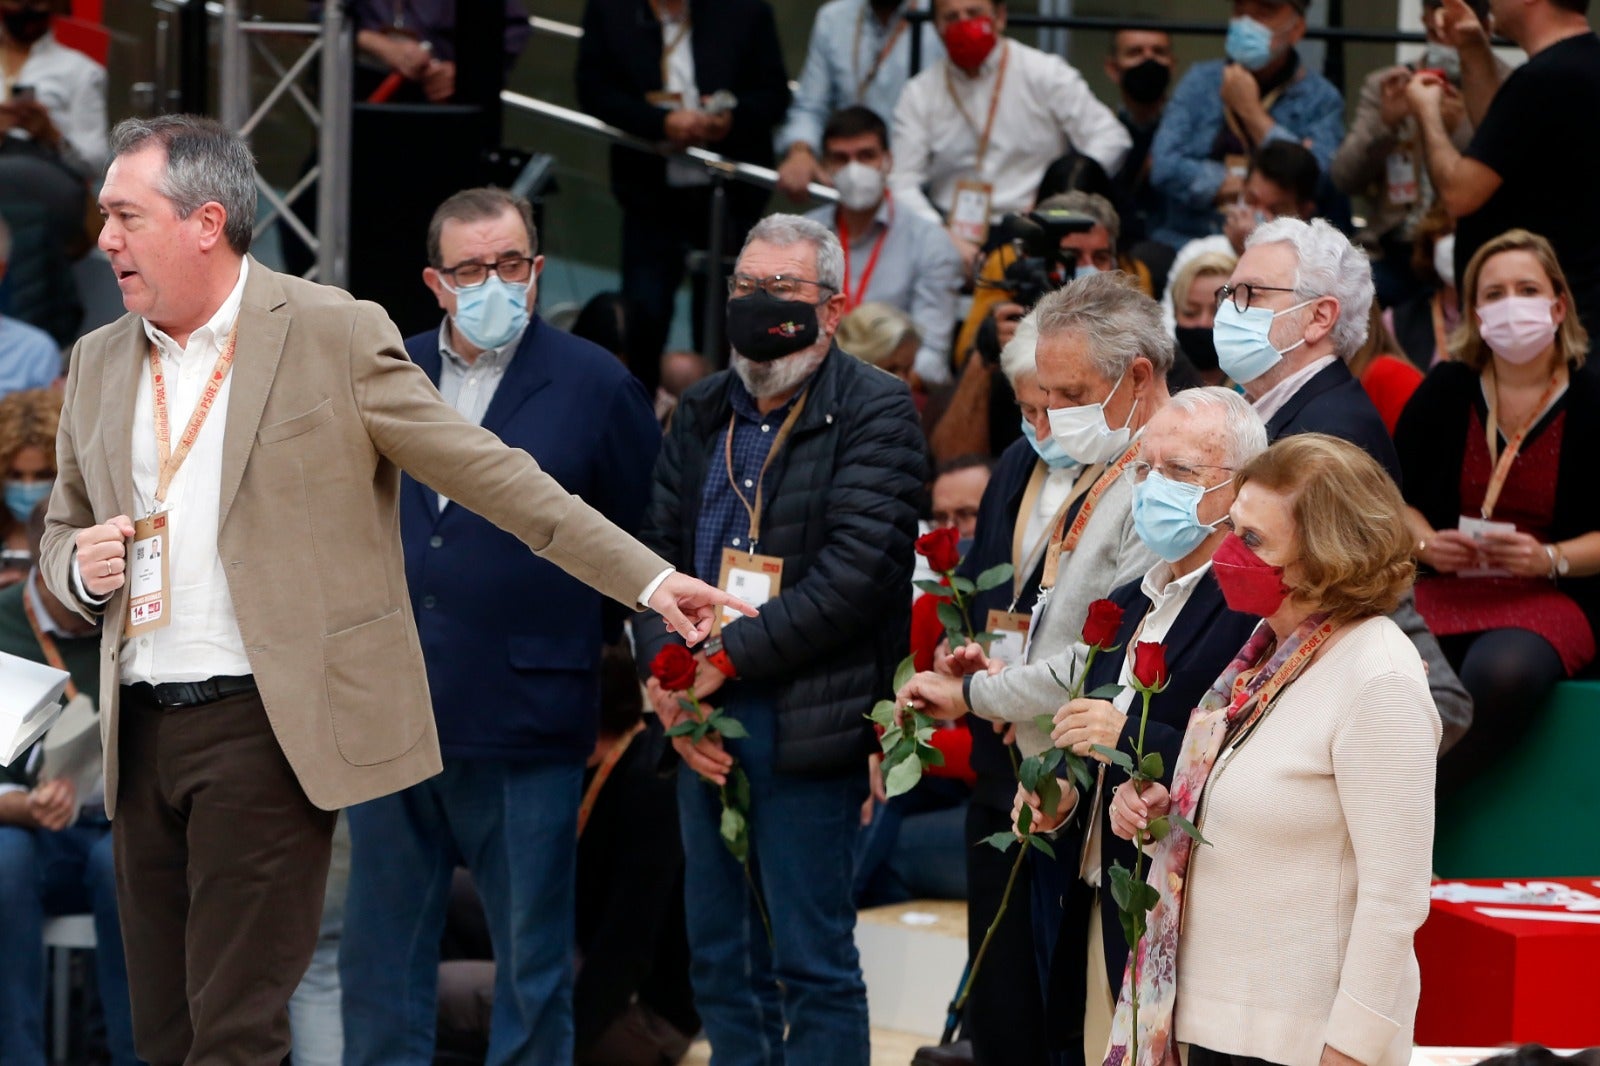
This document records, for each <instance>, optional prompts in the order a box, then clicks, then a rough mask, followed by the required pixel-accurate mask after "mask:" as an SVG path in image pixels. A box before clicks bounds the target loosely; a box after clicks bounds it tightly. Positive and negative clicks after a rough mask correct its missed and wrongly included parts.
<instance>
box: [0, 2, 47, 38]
mask: <svg viewBox="0 0 1600 1066" xmlns="http://www.w3.org/2000/svg"><path fill="white" fill-rule="evenodd" d="M0 26H4V27H5V28H6V36H7V37H9V38H11V40H13V41H15V42H17V43H18V44H32V43H33V42H34V41H37V40H38V39H39V38H41V37H43V36H44V35H45V34H46V33H48V32H49V31H50V12H49V11H39V10H35V9H33V8H23V9H22V10H21V11H6V12H4V13H0Z"/></svg>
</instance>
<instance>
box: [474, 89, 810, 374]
mask: <svg viewBox="0 0 1600 1066" xmlns="http://www.w3.org/2000/svg"><path fill="white" fill-rule="evenodd" d="M500 102H501V103H503V104H505V105H506V106H507V107H511V108H515V109H516V110H518V111H521V112H523V113H524V114H529V115H534V116H537V117H539V118H542V119H547V120H549V121H551V122H555V123H557V124H559V125H561V126H563V127H564V128H566V129H570V130H575V131H577V132H579V133H585V134H588V135H589V136H592V137H597V138H599V139H600V140H603V141H606V142H608V143H610V144H614V145H618V146H621V147H624V148H633V149H636V150H637V151H640V152H648V153H650V154H651V155H657V156H661V157H663V158H672V159H686V160H689V161H691V162H694V163H698V164H700V166H701V167H703V168H704V169H705V172H706V176H707V177H709V178H710V179H711V220H710V224H709V232H708V233H707V235H706V260H705V270H706V275H707V284H706V295H705V306H704V307H703V308H702V309H701V315H702V318H701V322H702V325H703V330H702V336H703V337H704V338H705V343H706V346H707V351H705V352H704V353H703V354H704V355H705V356H706V358H707V359H708V360H711V361H712V363H713V365H716V363H717V362H718V360H717V358H716V353H714V352H713V351H711V350H710V347H711V344H712V339H713V338H715V337H716V336H717V335H718V333H719V330H718V328H717V324H718V322H719V321H720V320H721V318H722V315H723V303H724V299H725V296H724V294H723V293H722V292H721V291H720V289H719V286H718V285H717V284H716V280H717V277H718V276H719V274H720V270H719V267H720V264H721V261H722V248H723V245H724V242H725V240H726V235H727V227H728V191H727V188H726V185H727V182H728V181H729V180H730V179H731V180H733V181H740V182H744V183H745V184H747V185H754V186H756V187H758V188H761V189H766V190H768V191H769V192H770V191H771V190H773V189H775V188H777V186H778V172H777V171H776V170H773V169H772V168H771V167H763V166H758V165H757V164H755V163H745V162H742V161H740V160H737V159H729V158H728V157H727V156H724V155H718V154H717V153H716V152H712V151H708V150H707V149H704V148H686V149H684V150H683V151H681V152H678V151H673V150H672V149H670V148H668V147H667V146H665V145H662V144H658V143H656V142H655V141H651V140H648V139H646V138H644V137H638V136H635V135H634V134H631V133H629V132H627V131H626V130H620V129H618V128H617V127H615V126H612V125H609V124H608V123H605V122H602V121H601V120H600V119H597V118H595V117H594V116H593V115H588V114H585V113H584V112H582V111H574V110H572V109H571V108H567V107H561V106H559V105H557V104H552V103H549V102H548V101H545V100H540V99H537V98H535V97H532V96H527V95H525V94H523V93H519V92H513V91H512V90H510V89H506V90H503V91H502V92H501V93H500ZM806 191H807V192H809V193H810V194H811V197H812V199H814V200H821V201H824V202H826V203H836V202H838V199H839V193H838V190H836V189H834V188H833V187H831V186H828V185H818V184H816V183H814V182H813V183H811V184H810V185H808V186H807V187H806Z"/></svg>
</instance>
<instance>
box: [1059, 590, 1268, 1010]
mask: <svg viewBox="0 0 1600 1066" xmlns="http://www.w3.org/2000/svg"><path fill="white" fill-rule="evenodd" d="M1141 584H1142V583H1141V582H1138V581H1131V582H1129V583H1128V584H1126V585H1123V586H1122V587H1121V588H1119V589H1116V590H1115V591H1113V592H1112V593H1111V599H1112V600H1113V601H1115V602H1116V603H1117V604H1118V605H1119V606H1121V607H1122V609H1123V615H1122V628H1121V629H1120V630H1119V631H1118V633H1117V647H1118V648H1120V649H1122V650H1121V651H1118V652H1114V653H1112V654H1110V655H1097V656H1095V660H1094V664H1093V665H1092V666H1090V668H1089V674H1088V678H1087V680H1086V682H1085V685H1084V691H1086V692H1092V691H1094V690H1095V689H1097V688H1099V687H1100V686H1101V685H1114V684H1116V683H1117V681H1118V678H1120V677H1121V675H1122V661H1123V656H1124V654H1126V652H1127V647H1128V642H1129V641H1130V640H1132V639H1133V635H1134V632H1135V631H1136V630H1137V629H1138V627H1139V623H1140V622H1141V621H1143V619H1144V616H1145V614H1146V612H1148V611H1149V609H1150V601H1149V599H1148V598H1146V596H1145V594H1144V592H1143V590H1142V587H1141ZM1260 621H1261V619H1259V618H1257V617H1255V616H1253V615H1246V614H1240V613H1238V612H1237V611H1232V610H1229V609H1228V605H1227V603H1226V601H1224V600H1223V598H1222V589H1221V587H1220V586H1219V585H1218V584H1217V579H1216V578H1215V577H1213V576H1212V575H1211V573H1210V572H1209V571H1208V572H1207V573H1206V575H1205V576H1204V577H1202V578H1201V579H1200V583H1199V584H1198V585H1196V586H1195V589H1194V591H1193V592H1192V593H1190V595H1189V602H1188V603H1186V604H1184V605H1183V610H1182V611H1181V612H1179V614H1178V619H1177V621H1176V622H1174V623H1173V625H1172V629H1171V630H1170V631H1169V632H1168V633H1167V639H1166V645H1167V668H1168V670H1169V671H1170V673H1171V680H1170V681H1169V682H1168V684H1167V687H1166V689H1165V690H1164V691H1162V692H1160V693H1158V694H1157V695H1156V696H1154V697H1153V698H1152V699H1151V700H1150V720H1149V722H1148V724H1147V725H1146V727H1145V734H1144V750H1145V751H1146V753H1148V752H1151V751H1159V752H1160V753H1161V761H1162V764H1163V769H1164V771H1165V774H1164V778H1163V780H1164V781H1165V782H1167V783H1170V782H1171V780H1172V771H1173V769H1174V768H1175V767H1176V766H1177V763H1178V749H1179V748H1180V747H1181V746H1182V744H1183V734H1184V730H1185V729H1187V728H1188V725H1189V712H1191V711H1192V710H1194V708H1195V706H1196V704H1198V703H1199V702H1200V700H1201V698H1202V697H1204V696H1205V694H1206V692H1207V690H1209V689H1210V688H1211V686H1212V684H1214V683H1215V682H1216V680H1217V678H1218V677H1219V676H1221V674H1222V671H1223V670H1224V669H1226V668H1227V666H1228V664H1229V663H1231V662H1232V661H1233V658H1234V656H1236V655H1238V654H1239V649H1240V648H1242V647H1244V644H1245V641H1246V640H1248V639H1249V637H1250V634H1251V633H1252V632H1254V631H1255V628H1256V625H1257V624H1258V623H1259V622H1260ZM1141 706H1142V704H1141V700H1140V697H1138V696H1135V697H1134V701H1133V704H1132V705H1131V706H1130V707H1129V708H1128V723H1127V725H1126V726H1125V727H1124V728H1123V731H1122V736H1121V738H1119V739H1118V741H1117V747H1118V749H1119V750H1121V751H1126V752H1132V750H1133V745H1134V742H1135V741H1136V740H1137V739H1138V737H1139V710H1140V707H1141ZM1126 780H1127V775H1126V774H1124V773H1123V772H1122V771H1121V770H1118V769H1117V768H1116V767H1114V766H1111V767H1107V768H1106V779H1105V791H1106V796H1107V797H1108V798H1109V796H1110V794H1111V791H1112V790H1113V789H1115V788H1116V787H1117V786H1118V785H1120V784H1122V782H1123V781H1126ZM1108 807H1109V804H1108V803H1102V804H1101V810H1100V833H1101V836H1100V840H1101V848H1100V935H1101V936H1102V937H1103V938H1104V939H1103V942H1104V944H1105V955H1106V970H1107V972H1108V975H1109V976H1110V979H1111V988H1112V989H1113V990H1114V991H1115V990H1118V989H1120V988H1121V987H1122V972H1123V970H1124V968H1125V967H1126V966H1127V964H1128V946H1127V942H1126V941H1125V940H1124V939H1123V936H1122V924H1121V922H1120V921H1119V920H1118V918H1117V904H1116V901H1115V900H1114V899H1112V898H1111V872H1110V871H1111V864H1112V863H1114V862H1120V863H1121V864H1122V865H1123V866H1125V867H1127V868H1128V869H1130V870H1131V869H1133V845H1132V844H1131V843H1130V842H1129V841H1126V840H1123V839H1121V838H1120V837H1117V836H1116V835H1115V834H1113V833H1112V832H1111V816H1110V814H1109V813H1108ZM1069 840H1070V843H1069V842H1068V841H1069ZM1082 844H1083V836H1082V830H1081V829H1080V830H1079V832H1078V833H1064V834H1062V841H1061V843H1060V844H1059V845H1058V846H1057V850H1056V854H1058V855H1060V856H1062V861H1063V862H1070V863H1072V864H1073V866H1074V872H1075V869H1076V863H1077V856H1078V854H1079V849H1080V848H1081V847H1082ZM1071 883H1072V888H1071V889H1070V890H1069V893H1068V899H1067V901H1066V908H1067V911H1068V916H1067V918H1066V919H1065V920H1064V921H1063V922H1062V923H1061V935H1060V939H1059V940H1058V941H1057V945H1056V950H1055V953H1054V955H1053V956H1052V960H1053V961H1052V965H1051V977H1050V991H1049V992H1048V993H1047V996H1048V999H1049V1002H1050V1003H1051V1004H1052V1005H1056V1004H1059V1005H1061V1007H1062V1009H1063V1010H1066V1009H1067V1005H1068V1004H1070V1003H1076V1004H1078V1006H1077V1007H1076V1008H1074V1009H1076V1010H1077V1011H1078V1013H1079V1015H1081V1014H1082V1012H1083V1006H1082V1005H1083V997H1084V995H1085V994H1086V989H1085V988H1084V959H1085V957H1086V956H1085V954H1084V953H1085V951H1086V950H1087V947H1088V945H1087V943H1086V941H1085V936H1086V929H1085V925H1086V923H1085V920H1084V918H1085V917H1086V916H1087V912H1088V909H1089V902H1090V896H1089V892H1090V889H1089V887H1088V886H1087V885H1085V884H1084V883H1083V882H1082V881H1081V880H1079V879H1078V878H1077V877H1076V876H1074V877H1073V878H1072V882H1071ZM1075 908H1076V909H1075ZM1080 915H1081V916H1080ZM1073 997H1076V998H1073Z"/></svg>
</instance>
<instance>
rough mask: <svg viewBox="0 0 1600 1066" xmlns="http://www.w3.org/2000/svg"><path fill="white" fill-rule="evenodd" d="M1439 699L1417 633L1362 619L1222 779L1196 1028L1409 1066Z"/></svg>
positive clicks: (1199, 900) (1304, 1057)
mask: <svg viewBox="0 0 1600 1066" xmlns="http://www.w3.org/2000/svg"><path fill="white" fill-rule="evenodd" d="M1438 749H1439V715H1438V713H1437V711H1436V710H1435V709H1434V705H1433V698H1432V697H1431V696H1430V695H1429V693H1428V682H1427V676H1426V674H1425V673H1424V671H1423V667H1422V660H1421V659H1420V658H1419V657H1418V655H1417V652H1416V650H1415V648H1413V647H1412V644H1411V642H1410V640H1408V639H1407V638H1406V636H1405V634H1404V633H1402V632H1401V630H1400V629H1399V627H1397V626H1396V625H1395V624H1394V623H1393V622H1391V621H1389V619H1387V618H1382V617H1379V618H1370V619H1367V620H1365V621H1362V622H1359V623H1356V624H1353V625H1351V626H1349V627H1347V628H1346V630H1345V631H1344V633H1343V634H1342V635H1341V636H1340V637H1339V638H1338V639H1337V641H1336V642H1335V643H1333V644H1332V645H1330V646H1329V647H1328V648H1327V650H1326V651H1324V652H1323V653H1322V654H1321V656H1320V657H1319V658H1317V659H1316V660H1315V661H1313V662H1312V664H1311V665H1310V666H1309V667H1307V668H1306V670H1305V672H1304V673H1303V674H1301V675H1300V677H1299V678H1298V679H1296V680H1295V681H1294V683H1293V684H1291V685H1290V686H1289V687H1288V688H1286V689H1285V690H1284V691H1283V694H1282V695H1281V696H1280V697H1279V698H1278V700H1277V701H1276V703H1275V704H1274V706H1273V707H1272V708H1271V709H1270V710H1269V711H1268V713H1267V715H1266V716H1265V717H1264V718H1263V719H1262V720H1261V722H1260V723H1259V725H1258V726H1257V728H1256V730H1255V732H1254V734H1253V735H1251V736H1249V737H1247V739H1246V740H1245V742H1244V743H1243V744H1241V745H1239V746H1238V747H1237V748H1236V749H1235V750H1234V751H1233V752H1232V753H1231V754H1225V755H1224V756H1223V757H1222V758H1219V759H1218V762H1217V765H1216V766H1215V767H1214V768H1213V770H1212V773H1211V777H1210V780H1209V781H1208V782H1207V784H1206V788H1205V792H1204V796H1203V800H1202V804H1203V805H1202V808H1201V812H1200V816H1201V824H1200V829H1201V832H1202V833H1203V834H1204V836H1205V837H1206V839H1207V840H1209V841H1210V842H1211V846H1209V847H1206V846H1197V847H1196V848H1195V850H1194V855H1193V858H1192V860H1191V863H1190V867H1189V889H1188V898H1187V901H1186V908H1185V914H1184V919H1183V922H1184V924H1183V931H1182V935H1181V938H1180V940H1179V946H1178V993H1177V1003H1176V1013H1177V1017H1176V1026H1175V1031H1174V1032H1175V1036H1176V1038H1177V1040H1178V1041H1179V1042H1180V1043H1183V1044H1198V1045H1199V1046H1201V1047H1205V1048H1209V1049H1211V1050H1213V1051H1221V1052H1228V1053H1232V1054H1235V1055H1248V1056H1252V1057H1255V1058H1261V1059H1265V1060H1267V1061H1268V1062H1275V1063H1284V1064H1286V1066H1316V1063H1317V1061H1318V1060H1319V1058H1320V1057H1321V1055H1322V1047H1323V1045H1324V1044H1329V1045H1332V1046H1333V1047H1334V1048H1335V1049H1336V1050H1339V1051H1342V1052H1344V1053H1345V1054H1347V1055H1350V1056H1351V1057H1353V1058H1355V1059H1358V1060H1359V1061H1361V1062H1363V1063H1366V1064H1368V1066H1405V1064H1406V1063H1407V1062H1409V1060H1410V1058H1411V1034H1412V1025H1413V1023H1414V1021H1415V1018H1416V1012H1417V997H1418V994H1419V991H1420V988H1421V980H1420V976H1419V973H1418V970H1417V959H1416V955H1415V954H1414V952H1413V951H1412V941H1413V938H1414V936H1415V933H1416V931H1417V928H1418V926H1420V925H1421V924H1422V922H1423V920H1424V919H1426V918H1427V916H1428V900H1429V895H1428V886H1429V881H1430V875H1429V871H1430V869H1431V861H1432V851H1433V790H1434V762H1435V758H1436V756H1437V753H1438Z"/></svg>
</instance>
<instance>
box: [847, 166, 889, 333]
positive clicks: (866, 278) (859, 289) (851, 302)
mask: <svg viewBox="0 0 1600 1066" xmlns="http://www.w3.org/2000/svg"><path fill="white" fill-rule="evenodd" d="M883 199H884V202H885V203H887V204H888V205H889V221H888V222H887V223H886V224H885V225H884V227H883V232H881V233H879V234H878V239H877V240H876V241H873V242H872V254H871V255H869V256H868V257H867V267H866V269H865V270H863V271H862V272H861V284H860V285H857V286H856V291H855V293H854V294H852V293H851V292H850V230H849V227H847V226H846V225H845V224H844V209H843V208H840V209H839V244H840V245H841V246H843V248H844V310H845V314H849V313H850V312H851V311H854V310H855V309H856V308H857V307H860V306H861V301H862V300H864V299H866V298H867V286H868V285H870V284H872V272H873V271H874V270H876V269H877V268H878V253H879V252H882V251H883V242H884V240H885V238H887V237H888V236H889V227H890V226H892V225H894V201H893V200H892V199H890V198H889V194H888V193H884V194H883Z"/></svg>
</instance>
